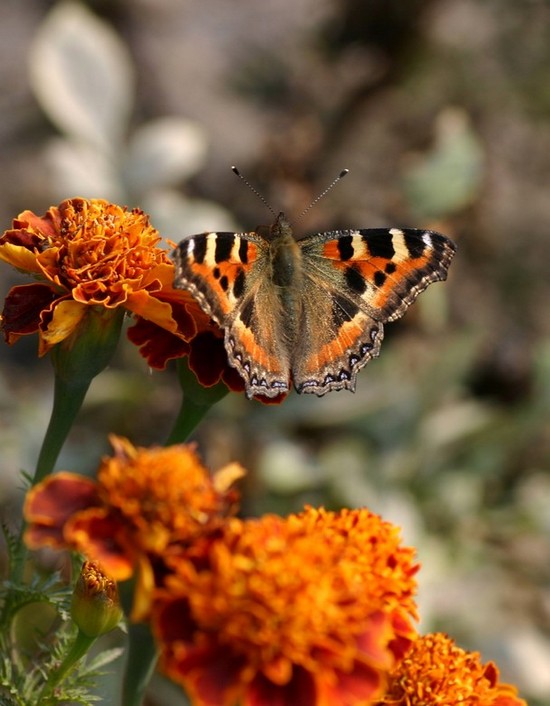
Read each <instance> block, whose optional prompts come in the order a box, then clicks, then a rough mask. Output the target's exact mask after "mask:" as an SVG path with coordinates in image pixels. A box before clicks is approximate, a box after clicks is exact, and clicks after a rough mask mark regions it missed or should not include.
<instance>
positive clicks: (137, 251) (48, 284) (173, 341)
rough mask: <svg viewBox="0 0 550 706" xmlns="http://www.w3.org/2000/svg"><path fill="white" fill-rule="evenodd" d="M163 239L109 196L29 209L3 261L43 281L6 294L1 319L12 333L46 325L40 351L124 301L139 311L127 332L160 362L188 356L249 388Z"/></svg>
mask: <svg viewBox="0 0 550 706" xmlns="http://www.w3.org/2000/svg"><path fill="white" fill-rule="evenodd" d="M160 241H161V238H160V236H159V234H158V232H157V231H156V230H155V229H154V228H153V227H152V226H151V225H150V223H149V219H148V216H147V215H146V214H145V213H143V211H141V210H139V209H132V210H128V209H126V208H124V207H121V206H118V205H116V204H112V203H109V202H107V201H104V200H102V199H89V200H87V199H82V198H73V199H67V200H66V201H63V202H62V203H60V204H59V206H53V207H51V208H50V209H49V210H48V211H47V212H46V213H45V214H44V216H37V215H36V214H34V213H33V212H32V211H24V212H23V213H21V214H20V215H19V216H18V217H17V218H16V219H14V221H13V227H12V228H11V229H10V230H7V231H5V233H4V234H3V236H2V237H1V238H0V259H1V260H4V261H5V262H8V263H9V264H11V265H13V266H14V267H16V268H18V269H19V270H22V271H24V272H27V273H29V274H32V275H34V276H35V277H36V278H37V280H38V281H36V282H35V283H33V284H27V285H19V286H15V287H13V288H12V289H11V290H10V292H9V293H8V295H7V297H6V301H5V305H4V311H3V314H2V317H1V325H2V329H3V331H4V336H5V338H6V341H7V342H8V343H9V344H12V343H15V342H16V341H17V340H18V339H19V338H20V337H21V336H23V335H26V334H32V333H36V332H38V336H39V348H38V351H39V355H41V356H42V355H45V354H46V353H47V352H48V351H49V350H50V349H51V348H52V347H53V346H55V345H56V344H58V343H61V342H63V341H67V340H68V339H70V338H71V336H72V335H79V331H81V330H82V327H83V326H85V325H86V315H87V314H88V313H89V312H91V310H92V308H95V309H96V310H97V309H99V310H101V311H104V312H105V311H111V312H113V313H114V312H115V310H117V309H119V308H120V307H122V308H123V309H124V310H126V311H127V312H129V313H131V314H133V315H134V316H135V317H136V320H137V323H136V325H135V326H134V327H133V328H132V329H130V331H129V337H130V339H131V340H132V341H133V342H134V343H135V344H136V345H138V346H139V347H140V351H141V353H142V355H143V356H144V357H145V358H146V359H147V361H148V363H149V364H150V365H151V366H152V367H155V368H159V369H162V368H164V367H165V365H166V362H167V360H169V359H171V358H179V357H181V356H183V355H190V358H191V357H192V358H193V359H194V360H195V363H194V365H191V368H192V370H193V371H194V372H195V373H196V375H197V377H198V378H199V380H200V382H201V383H202V384H205V385H207V386H208V385H212V384H214V383H215V382H218V381H219V380H221V379H223V380H224V382H225V383H226V384H227V385H228V386H229V387H230V388H231V389H236V390H242V389H244V386H243V384H242V381H241V380H240V378H239V377H238V376H237V377H236V376H235V374H234V372H233V371H232V369H231V368H230V367H229V364H228V362H227V357H226V356H224V357H222V358H220V355H219V350H218V349H219V345H220V344H219V343H218V341H217V339H220V341H221V338H220V337H221V332H220V331H219V329H218V328H217V327H215V326H214V325H213V324H212V323H211V322H210V320H209V318H208V317H207V316H206V315H205V314H204V313H203V311H202V310H201V308H200V306H199V305H198V304H197V303H196V302H195V300H194V299H193V298H192V297H191V295H190V294H189V293H188V292H185V291H182V290H181V289H174V287H173V286H172V283H173V279H174V265H173V263H172V261H171V260H170V258H169V257H168V254H167V252H166V251H165V250H164V249H163V248H161V247H159V243H160ZM204 333H209V334H211V335H212V338H211V339H209V340H211V345H210V347H209V350H208V351H207V354H208V355H207V358H206V361H205V359H204V357H203V356H202V355H199V358H200V362H198V363H197V362H196V359H197V355H193V351H194V349H195V348H196V347H197V346H200V342H199V341H196V342H195V339H196V337H197V336H198V335H199V334H204ZM221 345H222V349H223V343H222V344H221ZM202 351H204V346H202Z"/></svg>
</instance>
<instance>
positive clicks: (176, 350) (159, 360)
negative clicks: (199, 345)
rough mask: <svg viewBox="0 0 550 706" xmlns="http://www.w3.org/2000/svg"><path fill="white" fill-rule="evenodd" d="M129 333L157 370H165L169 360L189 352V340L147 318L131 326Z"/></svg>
mask: <svg viewBox="0 0 550 706" xmlns="http://www.w3.org/2000/svg"><path fill="white" fill-rule="evenodd" d="M127 335H128V338H129V339H130V341H131V342H132V343H133V344H134V345H136V346H138V348H139V352H140V354H141V355H142V356H143V357H144V358H145V360H146V361H147V364H148V365H149V366H150V367H151V368H154V369H155V370H164V369H165V367H166V363H167V362H168V361H169V360H173V359H175V358H181V357H183V356H184V355H187V354H188V353H189V344H188V343H187V341H184V340H183V339H182V338H180V337H179V336H176V335H174V334H173V333H169V332H168V331H166V330H165V329H163V328H160V326H157V325H156V324H154V323H152V322H151V321H146V320H145V319H139V320H138V322H137V323H136V324H135V325H134V326H131V327H130V328H129V329H128V331H127Z"/></svg>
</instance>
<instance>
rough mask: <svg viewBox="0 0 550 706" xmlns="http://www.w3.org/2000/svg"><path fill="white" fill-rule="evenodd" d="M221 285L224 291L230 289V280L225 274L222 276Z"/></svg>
mask: <svg viewBox="0 0 550 706" xmlns="http://www.w3.org/2000/svg"><path fill="white" fill-rule="evenodd" d="M220 287H221V288H222V289H223V291H224V292H227V290H228V289H229V280H228V279H227V276H226V275H223V276H222V277H221V278H220Z"/></svg>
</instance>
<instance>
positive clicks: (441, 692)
mask: <svg viewBox="0 0 550 706" xmlns="http://www.w3.org/2000/svg"><path fill="white" fill-rule="evenodd" d="M451 704H452V705H454V704H460V705H461V706H527V704H526V702H525V701H524V700H523V699H520V698H519V697H518V696H517V689H516V688H515V687H513V686H510V685H509V684H502V683H500V682H499V672H498V669H497V667H496V665H495V664H494V663H493V662H488V663H487V664H485V665H484V664H482V663H481V658H480V655H479V653H477V652H467V651H466V650H463V649H461V648H460V647H458V646H457V645H456V644H455V643H454V642H453V640H451V638H450V637H448V636H447V635H444V634H443V633H433V634H429V635H425V636H424V637H420V638H418V639H417V640H416V641H415V642H414V643H413V645H412V647H411V648H410V650H409V652H408V653H407V654H406V656H405V658H404V659H403V660H402V661H401V662H400V664H399V665H398V666H397V668H396V669H395V670H394V672H393V673H392V675H391V680H390V684H389V687H388V690H387V692H386V695H385V696H384V698H383V699H382V700H381V701H378V702H377V706H450V705H451Z"/></svg>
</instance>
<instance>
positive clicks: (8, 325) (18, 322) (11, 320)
mask: <svg viewBox="0 0 550 706" xmlns="http://www.w3.org/2000/svg"><path fill="white" fill-rule="evenodd" d="M58 299H59V294H57V293H56V292H55V291H54V290H53V289H52V287H50V286H49V285H47V284H38V283H36V284H22V285H18V286H16V287H12V288H11V289H10V291H9V292H8V295H7V297H6V300H5V303H4V311H3V314H2V329H3V331H4V336H5V338H6V341H7V342H8V343H9V344H12V343H15V341H17V340H18V339H19V338H20V337H21V336H24V335H27V334H30V333H35V332H36V331H38V327H39V325H40V315H41V312H42V311H43V310H44V309H48V308H50V307H51V305H52V304H53V302H55V301H56V300H58Z"/></svg>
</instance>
